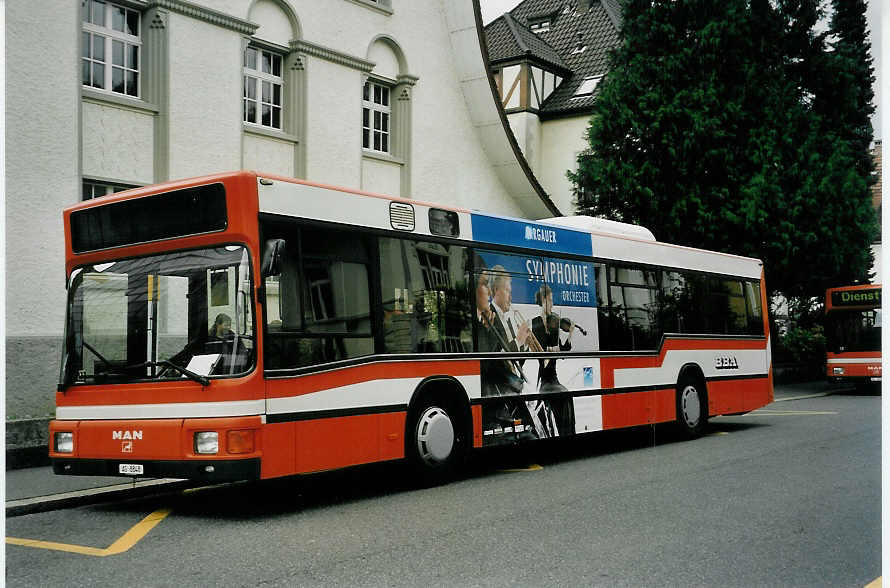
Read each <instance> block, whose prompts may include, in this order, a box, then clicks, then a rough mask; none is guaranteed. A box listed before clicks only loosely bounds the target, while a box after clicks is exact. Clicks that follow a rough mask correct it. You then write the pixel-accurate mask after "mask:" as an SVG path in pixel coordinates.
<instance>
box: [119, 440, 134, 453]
mask: <svg viewBox="0 0 890 588" xmlns="http://www.w3.org/2000/svg"><path fill="white" fill-rule="evenodd" d="M121 453H133V442H132V441H122V442H121Z"/></svg>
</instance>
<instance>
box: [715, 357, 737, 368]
mask: <svg viewBox="0 0 890 588" xmlns="http://www.w3.org/2000/svg"><path fill="white" fill-rule="evenodd" d="M714 367H715V368H717V369H718V370H737V369H739V360H738V359H736V358H735V356H734V355H718V356H717V357H715V358H714Z"/></svg>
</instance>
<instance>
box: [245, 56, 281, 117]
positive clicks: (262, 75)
mask: <svg viewBox="0 0 890 588" xmlns="http://www.w3.org/2000/svg"><path fill="white" fill-rule="evenodd" d="M250 52H254V53H255V54H256V66H255V67H251V66H250V64H249V63H248V55H249V54H250ZM264 55H269V57H270V59H269V64H270V65H269V71H268V72H266V71H263V63H264V61H263V57H264ZM285 58H286V55H283V54H282V53H281V52H279V51H275V50H272V49H268V48H266V47H263V46H260V45H257V44H255V43H251V44H249V45H248V46H247V47H245V48H244V51H243V53H242V55H241V122H242V123H244V124H246V125H250V126H251V127H253V128H260V129H269V130H273V131H279V132H284V127H285V122H284V119H285V105H286V100H285V96H284V92H285V78H284V63H285ZM276 63H277V66H278V67H277V69H278V72H279V73H278V75H276V74H275V69H276ZM250 84H252V85H253V92H254V96H253V98H251V97H250V95H249V85H250ZM266 84H269V88H270V90H269V100H265V99H264V89H265V85H266ZM276 88H277V90H278V103H277V104H276V102H275V90H276ZM249 103H253V105H254V120H249V116H248V104H249ZM264 106H268V107H269V123H268V124H267V123H265V122H264V117H263V107H264ZM276 113H277V114H278V125H275V114H276Z"/></svg>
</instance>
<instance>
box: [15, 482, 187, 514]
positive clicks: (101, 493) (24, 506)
mask: <svg viewBox="0 0 890 588" xmlns="http://www.w3.org/2000/svg"><path fill="white" fill-rule="evenodd" d="M200 485H201V484H200V483H198V482H196V481H194V480H178V479H171V478H162V479H159V480H143V481H141V482H135V483H132V482H131V483H128V484H117V485H114V486H104V487H101V488H90V489H88V490H75V491H73V492H64V493H62V494H50V495H47V496H37V497H35V498H23V499H21V500H7V501H6V518H11V517H20V516H23V515H29V514H35V513H39V512H48V511H51V510H60V509H63V508H76V507H78V506H86V505H88V504H98V503H101V502H111V501H118V500H131V499H133V498H142V497H143V496H148V495H158V496H162V495H164V494H172V493H175V492H178V491H180V490H183V489H187V488H191V487H194V486H200Z"/></svg>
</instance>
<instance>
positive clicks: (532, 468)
mask: <svg viewBox="0 0 890 588" xmlns="http://www.w3.org/2000/svg"><path fill="white" fill-rule="evenodd" d="M543 469H544V467H543V466H539V465H538V464H536V463H533V464H532V465H530V466H528V467H527V468H510V469H506V470H498V471H499V472H536V471H538V470H543Z"/></svg>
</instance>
